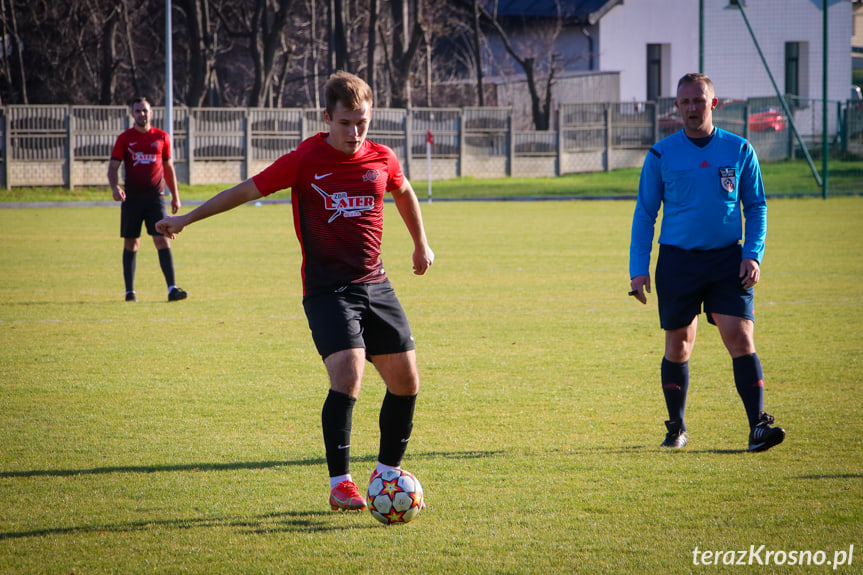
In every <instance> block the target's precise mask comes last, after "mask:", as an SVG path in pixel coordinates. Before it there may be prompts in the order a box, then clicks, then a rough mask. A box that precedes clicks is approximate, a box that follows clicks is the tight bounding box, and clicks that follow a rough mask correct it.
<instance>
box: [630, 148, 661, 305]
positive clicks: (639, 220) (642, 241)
mask: <svg viewBox="0 0 863 575" xmlns="http://www.w3.org/2000/svg"><path fill="white" fill-rule="evenodd" d="M660 160H661V155H660V153H659V152H658V151H656V150H655V149H651V150H650V152H649V153H648V154H647V157H646V158H645V159H644V166H643V167H642V168H641V177H640V178H639V182H638V199H637V200H636V203H635V213H634V214H633V216H632V234H631V237H630V243H629V277H630V281H629V288H630V292H629V293H630V295H633V296H635V299H637V300H638V301H640V302H641V303H647V296H646V295H645V293H650V251H651V249H652V247H653V234H654V228H655V226H656V218H657V216H658V215H659V208H660V206H661V204H662V191H663V183H662V172H661V167H662V166H661V162H660Z"/></svg>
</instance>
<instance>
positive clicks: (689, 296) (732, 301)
mask: <svg viewBox="0 0 863 575" xmlns="http://www.w3.org/2000/svg"><path fill="white" fill-rule="evenodd" d="M742 252H743V248H742V247H741V246H740V244H733V245H731V246H729V247H727V248H720V249H716V250H683V249H680V248H678V247H675V246H666V245H661V246H659V259H658V261H657V263H656V299H657V301H658V302H659V324H660V325H661V326H662V329H664V330H674V329H679V328H682V327H686V326H688V325H689V324H690V323H692V320H693V319H694V318H695V316H697V315H698V314H700V313H701V306H702V304H703V305H704V313H706V314H707V320H708V321H709V322H710V323H715V322H714V321H713V318H712V316H711V314H714V313H719V314H723V315H730V316H734V317H742V318H745V319H750V320H753V321H755V306H754V302H753V296H754V290H753V288H748V289H744V288H743V286H742V284H741V283H740V262H741V258H742Z"/></svg>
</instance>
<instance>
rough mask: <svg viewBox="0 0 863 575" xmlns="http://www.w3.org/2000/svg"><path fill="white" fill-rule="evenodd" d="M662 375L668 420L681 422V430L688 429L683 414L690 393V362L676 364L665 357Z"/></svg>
mask: <svg viewBox="0 0 863 575" xmlns="http://www.w3.org/2000/svg"><path fill="white" fill-rule="evenodd" d="M661 374H662V393H663V394H664V395H665V406H666V407H667V408H668V419H669V420H670V421H679V422H680V425H681V429H686V424H685V423H684V422H683V414H684V412H685V411H686V393H687V392H688V391H689V362H688V361H684V362H683V363H675V362H673V361H669V360H667V359H665V358H664V357H663V358H662V369H661Z"/></svg>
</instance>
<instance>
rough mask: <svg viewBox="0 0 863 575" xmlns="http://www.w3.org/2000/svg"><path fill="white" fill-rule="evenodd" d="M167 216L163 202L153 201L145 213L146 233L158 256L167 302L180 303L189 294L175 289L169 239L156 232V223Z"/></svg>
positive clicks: (177, 288) (172, 257) (172, 258)
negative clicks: (151, 240)
mask: <svg viewBox="0 0 863 575" xmlns="http://www.w3.org/2000/svg"><path fill="white" fill-rule="evenodd" d="M167 215H168V211H167V210H166V209H165V203H164V201H162V200H161V199H159V200H156V201H154V202H153V203H152V204H151V205H150V206H149V208H148V211H147V218H146V222H147V233H148V234H150V236H152V238H153V244H154V245H155V246H156V252H157V253H158V254H159V267H160V268H161V269H162V275H163V276H165V283H166V284H167V286H168V301H180V300H184V299H186V297H188V295H189V294H188V293H186V291H185V290H183V289H180V288H179V287H177V284H176V280H175V277H174V256H173V253H172V252H171V239H170V238H168V237H166V236H163V235H162V234H160V233H159V232H158V231H156V222H158V221H159V220H161V219H163V218H165V217H167Z"/></svg>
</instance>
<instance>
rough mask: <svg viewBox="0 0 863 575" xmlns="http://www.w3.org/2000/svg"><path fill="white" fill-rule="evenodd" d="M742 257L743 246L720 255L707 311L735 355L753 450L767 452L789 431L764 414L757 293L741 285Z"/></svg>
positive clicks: (734, 368)
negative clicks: (758, 352)
mask: <svg viewBox="0 0 863 575" xmlns="http://www.w3.org/2000/svg"><path fill="white" fill-rule="evenodd" d="M741 257H742V248H741V247H740V245H739V244H735V245H733V246H730V247H729V248H728V249H726V250H718V251H717V252H716V257H715V261H714V262H713V265H712V266H711V269H712V270H713V274H714V277H713V282H714V283H713V284H712V285H711V288H710V291H709V294H708V295H707V297H706V298H705V302H704V311H705V312H706V313H707V317H708V319H709V320H710V322H711V323H714V324H716V327H717V328H718V329H719V333H720V335H721V336H722V342H723V343H724V344H725V348H726V349H727V350H728V353H729V355H731V362H732V367H733V370H734V383H735V386H736V387H737V393H738V395H740V399H741V400H742V401H743V407H744V409H745V410H746V418H747V420H748V422H749V450H750V451H764V450H766V449H770V448H771V447H773V446H774V445H778V444H779V443H781V442H782V440H783V439H785V431H784V430H783V429H781V428H778V427H777V428H773V427H771V426H770V424H772V423H773V417H772V416H771V415H769V414H767V413H764V373H763V370H762V368H761V360H759V359H758V354H757V353H756V352H755V305H754V299H755V298H754V295H755V292H754V289H753V288H751V287H750V288H744V287H743V286H742V285H741V283H740V262H741Z"/></svg>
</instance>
